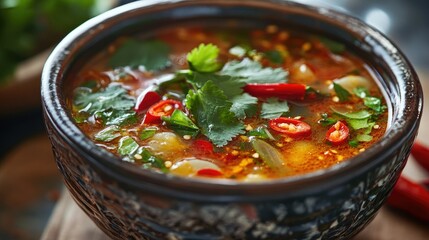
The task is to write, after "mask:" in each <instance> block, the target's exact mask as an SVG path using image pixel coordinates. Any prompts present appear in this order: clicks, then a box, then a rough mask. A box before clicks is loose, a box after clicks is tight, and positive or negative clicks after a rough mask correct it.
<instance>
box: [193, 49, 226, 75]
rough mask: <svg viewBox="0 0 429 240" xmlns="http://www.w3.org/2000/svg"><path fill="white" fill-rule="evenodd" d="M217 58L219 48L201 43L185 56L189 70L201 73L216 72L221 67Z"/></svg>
mask: <svg viewBox="0 0 429 240" xmlns="http://www.w3.org/2000/svg"><path fill="white" fill-rule="evenodd" d="M218 56H219V48H218V47H217V46H215V45H213V44H211V43H210V44H207V45H206V44H203V43H202V44H200V45H199V46H198V47H197V48H194V49H193V50H192V51H191V52H190V53H189V54H188V55H187V60H188V63H189V68H190V69H191V70H193V71H197V72H203V73H210V72H216V71H217V70H219V68H220V67H221V64H220V63H219V61H218V59H217V58H218Z"/></svg>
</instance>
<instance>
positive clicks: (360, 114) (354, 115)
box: [331, 107, 371, 119]
mask: <svg viewBox="0 0 429 240" xmlns="http://www.w3.org/2000/svg"><path fill="white" fill-rule="evenodd" d="M331 109H332V111H334V113H335V114H338V115H340V116H342V117H345V118H350V119H367V118H370V117H371V113H369V112H368V111H366V110H360V111H357V112H343V111H341V110H338V109H336V108H334V107H331Z"/></svg>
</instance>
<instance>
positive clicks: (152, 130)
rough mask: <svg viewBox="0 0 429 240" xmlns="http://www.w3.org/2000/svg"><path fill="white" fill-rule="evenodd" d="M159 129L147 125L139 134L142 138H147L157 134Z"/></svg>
mask: <svg viewBox="0 0 429 240" xmlns="http://www.w3.org/2000/svg"><path fill="white" fill-rule="evenodd" d="M157 130H158V128H157V127H147V128H145V129H143V130H142V131H141V132H140V135H139V137H140V140H146V139H148V138H151V137H153V135H155V133H156V131H157Z"/></svg>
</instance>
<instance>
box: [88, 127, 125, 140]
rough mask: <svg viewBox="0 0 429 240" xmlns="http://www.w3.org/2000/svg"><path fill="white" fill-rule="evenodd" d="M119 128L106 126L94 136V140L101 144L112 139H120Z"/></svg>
mask: <svg viewBox="0 0 429 240" xmlns="http://www.w3.org/2000/svg"><path fill="white" fill-rule="evenodd" d="M119 131H120V128H119V127H118V126H116V125H112V126H108V127H106V128H105V129H103V130H101V131H99V132H98V133H96V134H95V135H94V139H95V140H97V141H102V142H110V141H112V140H113V139H115V138H117V137H120V136H121V133H120V132H119Z"/></svg>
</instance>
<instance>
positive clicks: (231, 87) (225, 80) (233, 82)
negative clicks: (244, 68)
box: [191, 72, 245, 99]
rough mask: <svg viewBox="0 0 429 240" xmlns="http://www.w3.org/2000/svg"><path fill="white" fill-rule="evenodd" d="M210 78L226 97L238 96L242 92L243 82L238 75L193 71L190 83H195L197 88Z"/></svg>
mask: <svg viewBox="0 0 429 240" xmlns="http://www.w3.org/2000/svg"><path fill="white" fill-rule="evenodd" d="M209 80H211V81H212V82H213V83H214V84H215V85H216V86H217V87H218V88H220V89H221V90H222V91H223V93H224V94H225V95H226V97H227V98H229V99H231V98H232V97H235V96H238V95H240V94H241V93H242V92H243V89H242V88H243V87H244V85H245V83H244V82H242V81H240V79H239V78H238V77H232V76H228V75H219V74H214V73H198V72H197V73H195V74H193V79H192V80H191V82H192V83H195V85H196V87H197V88H202V87H203V86H204V84H206V82H207V81H209Z"/></svg>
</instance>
